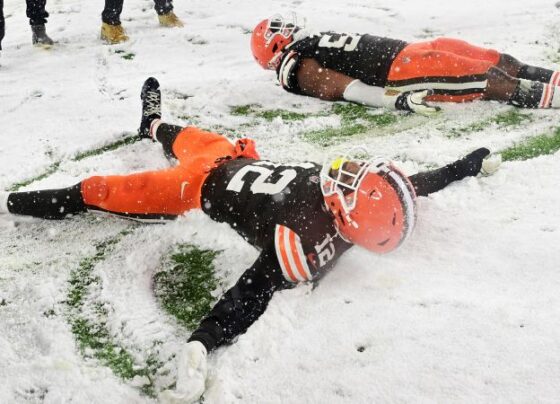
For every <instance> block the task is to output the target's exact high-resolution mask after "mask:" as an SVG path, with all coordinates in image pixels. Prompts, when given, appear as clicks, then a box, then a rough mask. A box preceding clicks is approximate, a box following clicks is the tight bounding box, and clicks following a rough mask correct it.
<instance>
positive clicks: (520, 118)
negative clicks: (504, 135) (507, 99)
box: [492, 108, 533, 128]
mask: <svg viewBox="0 0 560 404" xmlns="http://www.w3.org/2000/svg"><path fill="white" fill-rule="evenodd" d="M492 121H493V122H494V123H496V124H497V125H498V126H499V127H500V128H507V127H510V126H513V127H516V126H519V125H521V124H523V123H525V122H527V123H529V122H532V121H533V116H532V115H531V114H527V113H525V112H522V110H521V109H519V108H514V109H510V110H508V111H506V112H502V113H500V114H498V115H496V116H495V117H494V118H493V119H492Z"/></svg>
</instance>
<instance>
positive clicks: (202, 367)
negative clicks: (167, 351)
mask: <svg viewBox="0 0 560 404" xmlns="http://www.w3.org/2000/svg"><path fill="white" fill-rule="evenodd" d="M207 354H208V353H207V352H206V348H205V347H204V345H202V343H200V342H198V341H191V342H189V343H187V344H185V346H184V347H183V349H182V350H181V352H180V353H179V355H178V356H177V383H176V389H175V390H166V391H164V392H163V393H162V394H161V395H160V399H161V401H162V402H164V403H168V404H171V403H173V404H175V403H177V404H178V403H182V404H186V403H194V402H195V401H197V400H198V399H200V397H201V396H202V394H203V393H204V390H205V389H206V375H207V373H208V369H207V363H206V356H207Z"/></svg>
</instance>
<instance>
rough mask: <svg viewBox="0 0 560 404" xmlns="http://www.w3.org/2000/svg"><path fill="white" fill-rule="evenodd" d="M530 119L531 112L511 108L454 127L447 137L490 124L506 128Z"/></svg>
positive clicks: (478, 129) (479, 130) (483, 127)
mask: <svg viewBox="0 0 560 404" xmlns="http://www.w3.org/2000/svg"><path fill="white" fill-rule="evenodd" d="M532 121H533V116H532V115H531V114H528V113H525V112H522V110H520V109H519V108H512V109H509V110H507V111H505V112H501V113H499V114H497V115H495V116H493V117H490V118H487V119H484V120H482V121H478V122H474V123H472V124H470V125H467V126H464V127H461V128H454V129H452V130H451V131H450V132H449V133H450V135H449V137H459V136H462V135H465V134H469V133H474V132H481V131H483V130H484V129H486V128H487V127H489V126H491V125H496V126H498V128H500V129H506V128H515V127H518V126H520V125H522V124H524V123H529V122H532Z"/></svg>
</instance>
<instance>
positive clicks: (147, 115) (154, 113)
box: [138, 77, 161, 139]
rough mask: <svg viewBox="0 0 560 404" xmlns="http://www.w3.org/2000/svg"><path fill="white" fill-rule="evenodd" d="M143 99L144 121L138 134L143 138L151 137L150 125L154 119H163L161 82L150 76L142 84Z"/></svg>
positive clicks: (141, 95) (141, 94)
mask: <svg viewBox="0 0 560 404" xmlns="http://www.w3.org/2000/svg"><path fill="white" fill-rule="evenodd" d="M140 99H141V100H142V121H141V122H140V128H138V136H140V137H141V138H148V139H151V138H152V137H151V136H150V125H151V124H152V121H153V120H154V119H161V91H160V90H159V82H158V81H157V80H156V79H155V78H154V77H150V78H148V79H147V80H146V81H145V82H144V85H143V86H142V92H141V93H140Z"/></svg>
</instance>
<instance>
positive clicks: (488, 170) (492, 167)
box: [459, 147, 502, 176]
mask: <svg viewBox="0 0 560 404" xmlns="http://www.w3.org/2000/svg"><path fill="white" fill-rule="evenodd" d="M459 163H460V166H459V167H460V168H459V169H460V170H462V172H463V174H464V175H465V176H476V175H478V174H479V173H480V174H482V175H492V174H494V173H495V172H496V171H497V170H498V168H499V167H500V164H501V163H502V157H501V156H500V155H499V154H497V155H492V154H490V150H488V149H487V148H486V147H481V148H479V149H476V150H475V151H473V152H470V153H469V154H467V155H466V156H465V157H463V158H462V159H461V160H459Z"/></svg>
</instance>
